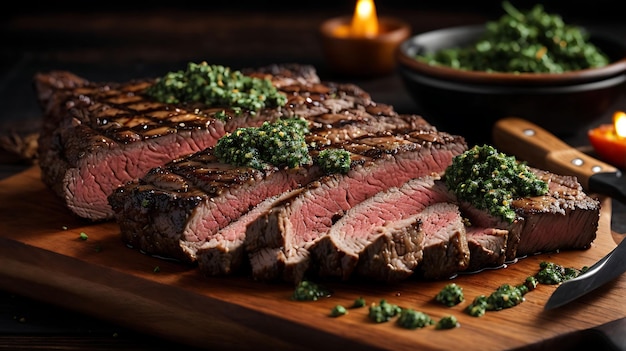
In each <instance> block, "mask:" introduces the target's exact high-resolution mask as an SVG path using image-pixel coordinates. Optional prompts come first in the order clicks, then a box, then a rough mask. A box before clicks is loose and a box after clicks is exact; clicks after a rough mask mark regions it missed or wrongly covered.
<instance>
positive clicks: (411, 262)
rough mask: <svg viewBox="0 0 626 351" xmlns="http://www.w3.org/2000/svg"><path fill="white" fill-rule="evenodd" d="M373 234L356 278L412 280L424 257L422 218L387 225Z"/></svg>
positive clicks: (363, 252)
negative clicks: (410, 278)
mask: <svg viewBox="0 0 626 351" xmlns="http://www.w3.org/2000/svg"><path fill="white" fill-rule="evenodd" d="M371 232H372V233H373V234H372V235H371V236H370V238H368V239H369V241H368V242H367V245H365V246H364V247H363V248H362V249H360V252H359V257H358V261H357V262H356V267H355V269H354V272H355V273H353V276H354V275H356V276H357V277H362V278H365V279H367V280H370V279H372V280H375V281H380V282H385V283H395V282H399V281H401V280H404V279H406V278H408V277H409V276H411V275H412V274H413V271H414V270H415V268H416V267H417V266H418V265H419V264H420V263H421V262H422V257H423V254H424V253H423V251H422V250H423V246H424V232H423V231H422V220H421V218H420V215H419V214H418V215H413V216H411V217H408V218H404V219H401V220H397V221H392V222H388V223H385V224H383V225H381V226H378V227H375V228H373V229H371ZM355 251H356V250H355ZM349 259H350V260H351V259H352V258H349Z"/></svg>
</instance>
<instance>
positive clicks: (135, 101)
mask: <svg viewBox="0 0 626 351" xmlns="http://www.w3.org/2000/svg"><path fill="white" fill-rule="evenodd" d="M249 73H250V74H251V75H255V76H258V77H264V78H268V79H271V80H272V83H273V84H274V85H275V86H276V87H278V88H279V90H280V91H281V92H282V93H284V94H286V95H287V97H288V103H287V105H286V106H284V107H281V108H275V109H269V108H268V109H264V110H261V111H258V112H256V113H252V112H250V111H247V112H246V111H243V112H241V113H240V114H236V113H235V112H234V110H232V109H231V108H230V107H229V106H205V105H201V104H197V103H194V104H180V105H169V104H162V103H158V102H155V101H153V100H151V99H149V98H148V97H147V96H145V95H144V94H143V92H144V91H145V89H146V88H148V87H149V86H151V85H152V84H154V80H152V79H145V80H136V81H129V82H124V83H115V82H113V83H104V82H90V81H87V80H86V79H83V78H81V77H78V76H76V75H74V74H72V73H70V72H64V71H54V72H49V73H40V74H37V75H36V76H35V78H34V81H35V87H36V91H37V95H38V98H39V102H40V104H41V106H42V109H43V112H44V122H43V127H42V131H41V133H40V138H39V140H38V145H39V149H38V158H39V164H40V167H41V170H42V180H43V181H44V183H45V184H47V185H48V186H49V187H50V188H51V189H52V190H53V191H54V192H55V193H56V194H57V195H59V196H60V197H61V198H62V199H63V200H64V201H65V203H66V204H67V206H68V208H69V209H70V210H71V211H72V212H73V213H75V214H76V215H77V216H80V217H83V218H87V219H91V220H105V219H110V218H112V217H113V215H114V213H113V210H112V209H111V207H110V205H109V204H108V201H107V196H108V195H109V194H111V193H112V192H113V190H114V189H115V188H117V187H119V186H121V185H123V184H124V183H126V182H128V181H130V180H133V179H136V178H139V177H141V176H143V175H144V174H146V173H147V172H148V171H149V170H150V169H152V168H154V167H158V166H162V165H164V164H165V163H167V162H169V161H171V160H173V159H176V158H179V157H183V156H186V155H189V154H191V153H194V152H198V151H201V150H203V149H205V148H207V147H210V146H213V145H215V144H216V142H217V140H218V139H219V138H220V137H222V136H223V135H224V134H225V133H228V132H231V131H233V130H235V129H237V128H240V127H245V126H258V125H260V124H261V123H263V122H264V121H272V120H275V119H277V118H279V117H293V116H296V115H297V116H300V117H303V118H307V119H308V118H311V120H312V123H315V125H313V127H315V128H317V129H329V130H331V131H332V127H334V126H336V124H340V123H343V124H347V125H350V124H354V123H356V124H362V125H363V124H366V123H365V122H368V121H369V122H375V123H380V125H379V127H380V126H382V125H387V126H389V127H390V128H392V129H394V130H399V129H401V128H407V129H410V128H413V127H416V126H417V125H421V126H422V127H425V126H426V125H427V123H425V121H424V120H423V119H422V118H420V117H417V116H399V115H398V114H397V113H396V112H395V111H393V108H392V107H391V106H386V105H380V104H376V103H374V102H372V101H371V98H370V96H369V95H368V94H367V93H366V92H364V91H363V90H361V89H360V88H358V87H357V86H355V85H351V84H337V83H326V84H323V83H321V82H320V81H319V78H318V77H317V75H316V74H315V70H314V69H313V68H311V67H309V66H299V65H286V66H277V65H274V66H271V67H266V68H259V69H258V70H253V69H251V70H249ZM222 111H227V112H228V113H227V115H228V116H230V117H228V119H226V120H222V119H220V118H217V117H216V114H218V113H220V114H221V112H222ZM233 116H234V117H233ZM318 117H319V118H318ZM316 118H317V119H316ZM340 121H343V122H340ZM375 123H371V124H375ZM430 128H432V127H430ZM379 129H380V128H379ZM357 132H359V133H365V132H367V131H366V130H360V129H358V128H357V129H354V130H350V129H348V128H344V130H343V133H346V134H347V136H351V135H352V134H354V133H357ZM332 136H334V135H329V136H328V137H327V138H326V140H329V138H330V137H332Z"/></svg>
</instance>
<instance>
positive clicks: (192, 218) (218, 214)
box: [109, 148, 321, 270]
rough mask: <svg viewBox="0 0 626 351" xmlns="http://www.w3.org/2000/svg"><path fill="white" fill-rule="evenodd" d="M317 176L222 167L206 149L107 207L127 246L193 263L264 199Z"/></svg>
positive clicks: (154, 173) (136, 183)
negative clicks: (203, 248)
mask: <svg viewBox="0 0 626 351" xmlns="http://www.w3.org/2000/svg"><path fill="white" fill-rule="evenodd" d="M319 176H321V173H320V172H319V168H318V167H316V166H314V167H310V168H299V169H277V168H271V169H266V170H258V169H254V168H250V167H238V166H234V165H231V164H224V163H220V162H219V161H218V160H217V158H216V157H215V156H214V155H213V148H207V149H205V150H202V151H200V152H197V153H195V154H192V155H189V156H186V157H183V158H181V159H178V160H174V161H171V162H169V163H168V164H166V165H165V166H163V167H157V168H153V169H152V170H150V171H149V172H148V173H147V174H146V175H145V176H144V177H142V178H140V179H136V180H133V181H131V182H128V183H126V184H125V185H123V186H121V187H119V188H118V189H116V190H115V191H114V192H113V193H112V194H111V195H110V196H109V202H110V204H111V207H112V208H113V210H114V211H115V214H116V221H117V223H118V224H119V225H120V231H121V236H122V240H123V241H124V242H125V243H126V244H127V245H128V246H131V247H134V248H137V249H139V250H141V251H143V252H145V253H148V254H152V255H159V256H164V257H169V258H174V259H178V260H181V261H184V262H189V263H191V262H195V261H196V251H197V249H198V248H199V247H201V246H202V245H203V244H205V242H207V241H212V240H228V239H232V237H221V234H219V231H220V230H221V229H222V228H224V227H226V226H228V225H230V224H231V223H232V222H234V221H236V220H237V219H239V217H241V216H242V215H244V214H246V213H247V212H248V211H250V210H251V209H252V208H254V207H255V206H257V205H258V204H259V203H261V202H263V201H264V200H265V199H267V198H270V197H273V196H276V195H279V194H282V193H284V192H287V191H290V190H293V189H297V188H298V187H300V186H301V185H303V184H307V183H309V182H310V181H312V180H314V179H317V178H318V177H319ZM223 247H228V245H227V244H224V245H223ZM231 264H233V263H231ZM224 270H228V268H226V267H225V268H224Z"/></svg>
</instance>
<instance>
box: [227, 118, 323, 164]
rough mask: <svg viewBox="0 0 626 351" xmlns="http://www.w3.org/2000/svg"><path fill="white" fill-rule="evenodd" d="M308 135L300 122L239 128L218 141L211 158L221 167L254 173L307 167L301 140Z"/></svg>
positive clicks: (306, 152)
mask: <svg viewBox="0 0 626 351" xmlns="http://www.w3.org/2000/svg"><path fill="white" fill-rule="evenodd" d="M308 131H309V128H308V122H307V121H305V120H304V119H301V118H287V119H281V120H278V121H276V122H273V123H270V122H264V123H263V124H262V125H261V126H260V127H245V128H239V129H237V130H235V131H234V132H232V133H230V134H228V135H225V136H223V137H222V138H220V140H218V142H217V145H216V146H215V156H216V157H217V158H218V159H219V160H220V162H223V163H229V164H234V165H237V166H246V167H252V168H256V169H265V168H268V167H273V166H275V167H288V168H295V167H299V166H302V165H307V164H311V163H312V162H313V161H312V158H311V155H309V150H308V147H307V143H306V140H305V134H306V133H308Z"/></svg>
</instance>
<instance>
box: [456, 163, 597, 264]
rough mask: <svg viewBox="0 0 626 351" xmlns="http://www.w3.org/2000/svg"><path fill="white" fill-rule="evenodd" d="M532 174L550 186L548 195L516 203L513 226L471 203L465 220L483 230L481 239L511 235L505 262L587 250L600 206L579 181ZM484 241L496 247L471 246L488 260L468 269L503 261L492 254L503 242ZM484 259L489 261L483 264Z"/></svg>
mask: <svg viewBox="0 0 626 351" xmlns="http://www.w3.org/2000/svg"><path fill="white" fill-rule="evenodd" d="M531 171H532V172H533V173H535V174H536V175H537V176H538V177H540V178H541V179H543V180H544V181H546V182H548V193H547V194H546V195H543V196H536V197H529V198H522V199H516V200H514V201H513V202H512V204H511V206H512V207H513V208H514V209H515V212H516V214H517V218H516V219H515V220H514V221H513V223H507V222H505V221H503V220H502V219H500V218H496V217H494V216H492V215H490V214H489V213H488V212H487V211H485V210H480V209H477V208H475V207H473V206H471V205H470V204H467V203H461V204H460V206H461V208H462V212H463V215H464V216H465V217H467V218H468V219H469V221H470V223H472V225H475V226H477V227H479V228H482V229H481V230H483V231H484V232H483V234H485V233H489V232H492V233H495V234H496V236H500V230H504V231H506V232H507V235H506V244H505V245H504V246H505V255H504V256H505V262H509V261H513V260H515V259H516V258H518V257H523V256H526V255H532V254H536V253H540V252H552V251H555V250H559V249H585V248H588V247H589V245H590V244H591V242H592V241H593V240H594V239H595V237H596V232H597V230H598V223H599V220H600V202H599V201H598V200H597V199H594V198H592V197H590V196H589V195H587V194H586V193H585V192H584V191H583V189H582V186H581V185H580V183H579V182H578V180H577V179H576V178H575V177H571V176H563V175H558V174H554V173H551V172H547V171H543V170H539V169H536V168H531ZM468 240H469V239H468ZM484 240H485V241H484V242H485V243H487V244H489V245H493V246H492V247H488V246H485V247H483V248H481V247H479V245H481V244H480V243H478V242H473V243H471V245H472V247H473V250H472V251H484V254H487V255H486V256H484V257H483V258H482V259H479V258H476V260H474V258H472V261H473V262H472V264H471V266H472V267H471V268H470V269H476V268H484V267H486V266H489V265H490V263H489V261H491V262H492V264H495V265H496V266H497V265H499V262H500V261H499V260H495V256H493V255H491V252H493V253H497V252H499V251H500V249H499V248H498V247H499V246H501V245H500V244H497V243H496V242H497V241H499V240H502V239H498V238H487V237H485V238H484ZM494 249H495V250H494ZM483 259H485V260H487V262H482V260H483ZM477 261H478V262H477Z"/></svg>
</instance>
